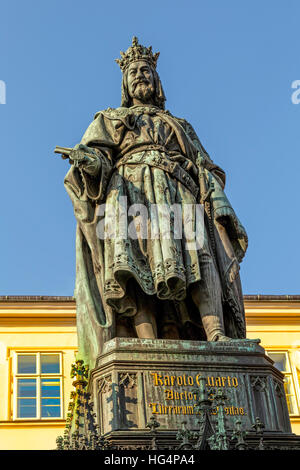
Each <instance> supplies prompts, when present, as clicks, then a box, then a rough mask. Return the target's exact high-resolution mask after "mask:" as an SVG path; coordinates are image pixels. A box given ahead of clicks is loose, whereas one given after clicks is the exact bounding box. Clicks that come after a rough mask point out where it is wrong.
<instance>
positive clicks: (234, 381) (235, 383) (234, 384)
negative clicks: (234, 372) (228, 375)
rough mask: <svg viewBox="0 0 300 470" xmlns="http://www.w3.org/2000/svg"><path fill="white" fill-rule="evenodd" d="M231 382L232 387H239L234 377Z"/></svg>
mask: <svg viewBox="0 0 300 470" xmlns="http://www.w3.org/2000/svg"><path fill="white" fill-rule="evenodd" d="M231 380H232V386H233V387H237V386H238V385H239V383H238V379H237V378H236V377H232V379H231Z"/></svg>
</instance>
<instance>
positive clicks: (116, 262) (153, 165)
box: [65, 106, 247, 367]
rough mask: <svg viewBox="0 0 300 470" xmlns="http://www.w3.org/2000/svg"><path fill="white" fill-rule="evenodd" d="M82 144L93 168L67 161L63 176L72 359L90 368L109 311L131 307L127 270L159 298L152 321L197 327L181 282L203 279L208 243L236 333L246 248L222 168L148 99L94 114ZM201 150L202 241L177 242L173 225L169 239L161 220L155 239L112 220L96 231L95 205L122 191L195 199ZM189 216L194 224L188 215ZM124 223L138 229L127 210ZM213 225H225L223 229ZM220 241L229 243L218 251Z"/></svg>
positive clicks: (127, 311) (116, 200)
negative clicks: (67, 201) (73, 320)
mask: <svg viewBox="0 0 300 470" xmlns="http://www.w3.org/2000/svg"><path fill="white" fill-rule="evenodd" d="M81 143H82V144H84V145H87V146H90V147H91V148H93V149H94V150H95V152H96V154H97V157H95V161H94V166H93V162H92V163H91V164H90V165H87V166H85V167H79V168H78V167H75V166H72V167H71V169H70V171H69V172H68V174H67V175H66V178H65V187H66V190H67V192H68V194H69V196H70V198H71V200H72V203H73V207H74V212H75V217H76V219H77V234H76V286H75V294H74V295H75V298H76V308H77V330H78V340H79V353H78V357H79V358H80V359H83V360H84V361H85V362H86V363H87V364H89V365H90V367H93V366H94V365H95V360H96V358H97V356H98V355H99V354H100V353H101V348H102V345H103V343H104V342H105V341H107V340H109V339H111V338H113V337H114V336H115V332H116V317H117V316H120V317H122V316H123V317H124V316H125V317H130V316H132V315H134V314H135V313H136V309H137V304H138V302H140V299H137V298H136V297H135V293H134V292H132V291H130V289H129V288H128V285H129V284H128V280H129V279H130V278H133V279H135V281H136V282H137V283H138V284H139V286H140V288H141V290H142V292H143V293H145V294H146V295H151V296H155V297H156V299H158V300H159V301H160V303H161V304H160V305H161V306H160V307H159V309H158V311H157V312H158V313H157V319H158V322H159V321H160V322H168V321H169V322H175V323H176V324H177V326H179V327H180V325H183V324H184V323H186V322H191V323H192V324H193V325H198V326H199V328H201V320H200V315H199V313H198V312H197V311H196V310H195V306H194V305H193V303H192V302H191V299H190V295H189V287H190V286H191V284H193V283H195V282H197V281H200V280H201V263H200V258H199V257H201V256H202V255H203V254H204V255H205V253H206V254H212V252H213V250H212V245H213V246H214V253H215V256H214V258H215V262H216V265H217V269H218V272H219V277H220V281H221V286H222V303H223V315H224V323H225V333H226V334H227V335H228V336H230V337H232V338H244V337H245V316H244V307H243V297H242V291H241V285H240V278H239V274H238V268H239V263H240V262H241V261H242V259H243V256H244V254H245V251H246V249H247V234H246V232H245V229H244V228H243V226H242V224H241V223H240V221H239V219H238V218H237V216H236V214H235V212H234V210H233V208H232V207H231V205H230V202H229V201H228V199H227V197H226V195H225V193H224V186H225V173H224V171H223V170H222V169H221V168H219V167H218V166H217V165H215V164H214V162H213V161H212V160H211V159H210V157H209V155H208V154H207V152H206V151H205V149H204V148H203V146H202V145H201V143H200V141H199V139H198V137H197V135H196V133H195V131H194V130H193V128H192V126H191V125H190V124H189V123H188V122H187V121H185V120H184V119H179V118H176V117H174V116H172V115H171V114H170V113H169V112H168V111H164V110H162V109H160V108H157V107H155V106H142V107H141V106H132V107H131V108H124V107H123V108H122V107H121V108H117V109H111V108H108V109H107V110H105V111H100V112H99V113H97V114H96V115H95V118H94V121H93V122H92V123H91V124H90V126H89V127H88V129H87V130H86V132H85V134H84V136H83V138H82V141H81ZM199 155H200V156H201V162H202V163H201V165H202V167H203V168H202V169H203V170H204V171H205V176H206V178H207V181H208V182H210V183H213V184H214V191H213V192H212V194H211V196H210V208H211V219H212V220H211V225H212V230H210V231H209V230H208V225H207V224H208V219H207V217H208V216H207V214H205V233H204V244H203V248H202V249H200V250H198V251H197V250H186V249H184V248H183V243H184V242H186V241H187V240H180V239H177V238H176V237H174V233H173V232H172V227H173V229H174V226H172V223H171V232H172V233H171V237H169V238H168V237H164V233H163V230H164V225H163V221H161V220H158V226H159V232H160V233H159V236H158V238H155V239H153V240H152V239H150V240H149V239H148V238H147V237H146V238H143V237H141V236H140V235H139V234H137V236H136V238H130V239H129V238H124V237H123V238H122V237H119V236H118V235H119V230H120V227H119V226H118V223H119V222H116V223H115V222H113V226H114V228H115V230H116V231H115V235H116V234H117V236H114V237H109V238H104V239H103V238H101V237H99V230H98V229H99V221H100V220H102V221H103V220H104V221H105V223H107V222H108V219H107V217H108V215H107V213H105V218H104V219H103V217H102V219H101V216H103V213H102V212H101V210H100V211H99V209H101V207H102V204H104V203H106V205H107V207H110V208H115V209H116V210H117V209H118V206H119V205H120V201H121V197H125V198H127V199H126V200H127V202H128V207H130V206H132V204H141V205H144V206H145V207H147V208H150V206H151V204H166V205H169V206H171V205H172V204H180V205H182V206H183V207H184V205H186V204H187V205H193V204H196V203H199V197H200V196H199V180H198V177H199V170H200V168H199V166H200V164H199V161H200V160H199V158H198V157H199ZM186 207H191V206H186ZM114 214H116V212H115V213H114ZM128 214H129V213H128ZM110 216H111V214H110ZM149 217H150V216H149ZM191 218H192V223H195V214H191ZM129 219H130V220H129ZM117 220H118V219H117V218H115V219H114V221H117ZM132 221H133V222H134V224H135V225H134V227H135V229H136V230H138V227H137V219H136V217H135V216H134V215H132V216H129V215H128V222H132ZM171 222H172V221H171ZM220 226H222V227H225V230H226V234H227V236H226V237H224V230H220ZM212 237H213V238H214V240H213V243H212ZM228 240H229V243H230V244H231V248H232V249H231V251H230V250H229V251H228V249H226V244H227V245H228ZM182 331H183V330H182ZM199 331H200V330H199ZM183 339H184V337H183ZM189 339H201V337H199V335H198V337H197V336H196V337H194V338H191V337H190V338H189Z"/></svg>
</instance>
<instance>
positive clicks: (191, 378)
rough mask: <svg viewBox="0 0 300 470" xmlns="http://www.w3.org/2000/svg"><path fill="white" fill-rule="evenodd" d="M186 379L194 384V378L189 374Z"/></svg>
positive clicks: (190, 383)
mask: <svg viewBox="0 0 300 470" xmlns="http://www.w3.org/2000/svg"><path fill="white" fill-rule="evenodd" d="M187 380H188V384H189V385H194V378H193V377H192V376H191V375H189V376H188V378H187Z"/></svg>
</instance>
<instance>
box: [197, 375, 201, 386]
mask: <svg viewBox="0 0 300 470" xmlns="http://www.w3.org/2000/svg"><path fill="white" fill-rule="evenodd" d="M200 377H201V374H198V375H196V383H197V385H200Z"/></svg>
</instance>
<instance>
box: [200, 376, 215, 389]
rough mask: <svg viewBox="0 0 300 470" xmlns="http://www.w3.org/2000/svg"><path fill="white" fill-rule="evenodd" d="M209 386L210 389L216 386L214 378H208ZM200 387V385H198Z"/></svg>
mask: <svg viewBox="0 0 300 470" xmlns="http://www.w3.org/2000/svg"><path fill="white" fill-rule="evenodd" d="M207 384H208V386H209V387H214V386H215V381H214V378H213V377H207ZM198 385H200V384H198Z"/></svg>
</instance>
